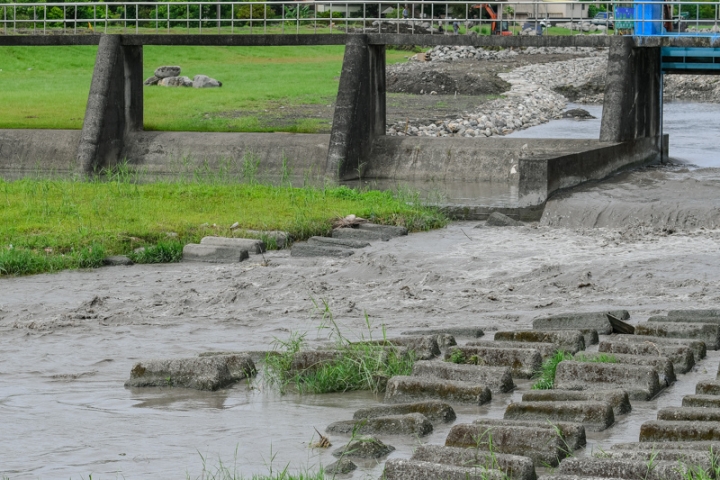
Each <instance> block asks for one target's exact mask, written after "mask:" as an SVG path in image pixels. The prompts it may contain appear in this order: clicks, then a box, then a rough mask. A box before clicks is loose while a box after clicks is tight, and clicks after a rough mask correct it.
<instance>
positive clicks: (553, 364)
mask: <svg viewBox="0 0 720 480" xmlns="http://www.w3.org/2000/svg"><path fill="white" fill-rule="evenodd" d="M572 359H573V356H572V355H571V354H570V353H568V352H565V351H563V350H560V351H558V352H555V355H553V356H552V357H550V358H548V359H546V360H545V361H544V362H543V364H542V367H540V370H538V371H537V372H536V373H535V378H536V379H537V380H536V381H535V383H534V384H533V386H532V387H531V388H532V390H550V389H551V388H553V386H554V385H555V372H556V371H557V366H558V364H559V363H560V362H562V361H563V360H572Z"/></svg>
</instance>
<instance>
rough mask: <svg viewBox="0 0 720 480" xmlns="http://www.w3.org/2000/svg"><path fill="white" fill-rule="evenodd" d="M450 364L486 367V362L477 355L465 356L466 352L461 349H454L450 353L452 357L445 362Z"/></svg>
mask: <svg viewBox="0 0 720 480" xmlns="http://www.w3.org/2000/svg"><path fill="white" fill-rule="evenodd" d="M445 361H446V362H450V363H457V364H460V365H485V360H483V359H482V358H480V357H478V356H477V355H470V356H469V357H468V356H466V355H465V352H463V351H462V350H460V349H459V348H453V349H452V350H451V351H450V356H449V357H448V358H447V360H445Z"/></svg>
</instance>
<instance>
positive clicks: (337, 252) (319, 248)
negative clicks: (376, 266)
mask: <svg viewBox="0 0 720 480" xmlns="http://www.w3.org/2000/svg"><path fill="white" fill-rule="evenodd" d="M354 254H355V251H354V250H353V249H351V248H346V247H339V246H338V247H333V246H328V245H320V244H313V243H302V242H298V243H294V244H293V246H292V249H291V250H290V255H292V256H293V257H349V256H350V255H354Z"/></svg>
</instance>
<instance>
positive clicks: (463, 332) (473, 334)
mask: <svg viewBox="0 0 720 480" xmlns="http://www.w3.org/2000/svg"><path fill="white" fill-rule="evenodd" d="M444 334H447V335H452V336H454V337H470V338H480V337H482V336H484V335H485V332H483V331H482V329H480V328H465V327H448V328H426V329H419V330H408V331H405V332H401V333H400V335H444Z"/></svg>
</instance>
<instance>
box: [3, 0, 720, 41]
mask: <svg viewBox="0 0 720 480" xmlns="http://www.w3.org/2000/svg"><path fill="white" fill-rule="evenodd" d="M4 1H5V0H0V34H2V35H23V34H30V35H38V34H43V35H55V34H84V33H88V34H92V33H144V34H153V33H164V34H172V33H194V34H213V33H217V34H256V33H264V34H268V33H270V34H272V33H284V34H288V33H290V34H304V33H315V34H319V33H327V34H333V33H410V34H431V35H452V34H458V35H588V34H610V35H618V34H619V35H636V36H666V35H701V36H705V35H713V36H714V35H717V34H718V33H719V32H720V27H719V26H718V25H719V24H720V0H716V1H709V2H688V1H667V2H662V1H649V0H644V1H638V2H605V1H503V2H497V1H495V2H487V3H478V2H471V1H444V2H442V1H422V0H421V1H415V2H412V3H410V2H405V1H395V2H387V1H383V2H371V1H359V0H348V1H328V0H318V1H302V2H296V1H272V2H261V1H246V2H245V1H241V2H235V1H227V2H225V1H223V2H189V1H157V2H112V3H105V2H68V3H3V2H4ZM492 17H495V18H492Z"/></svg>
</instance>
